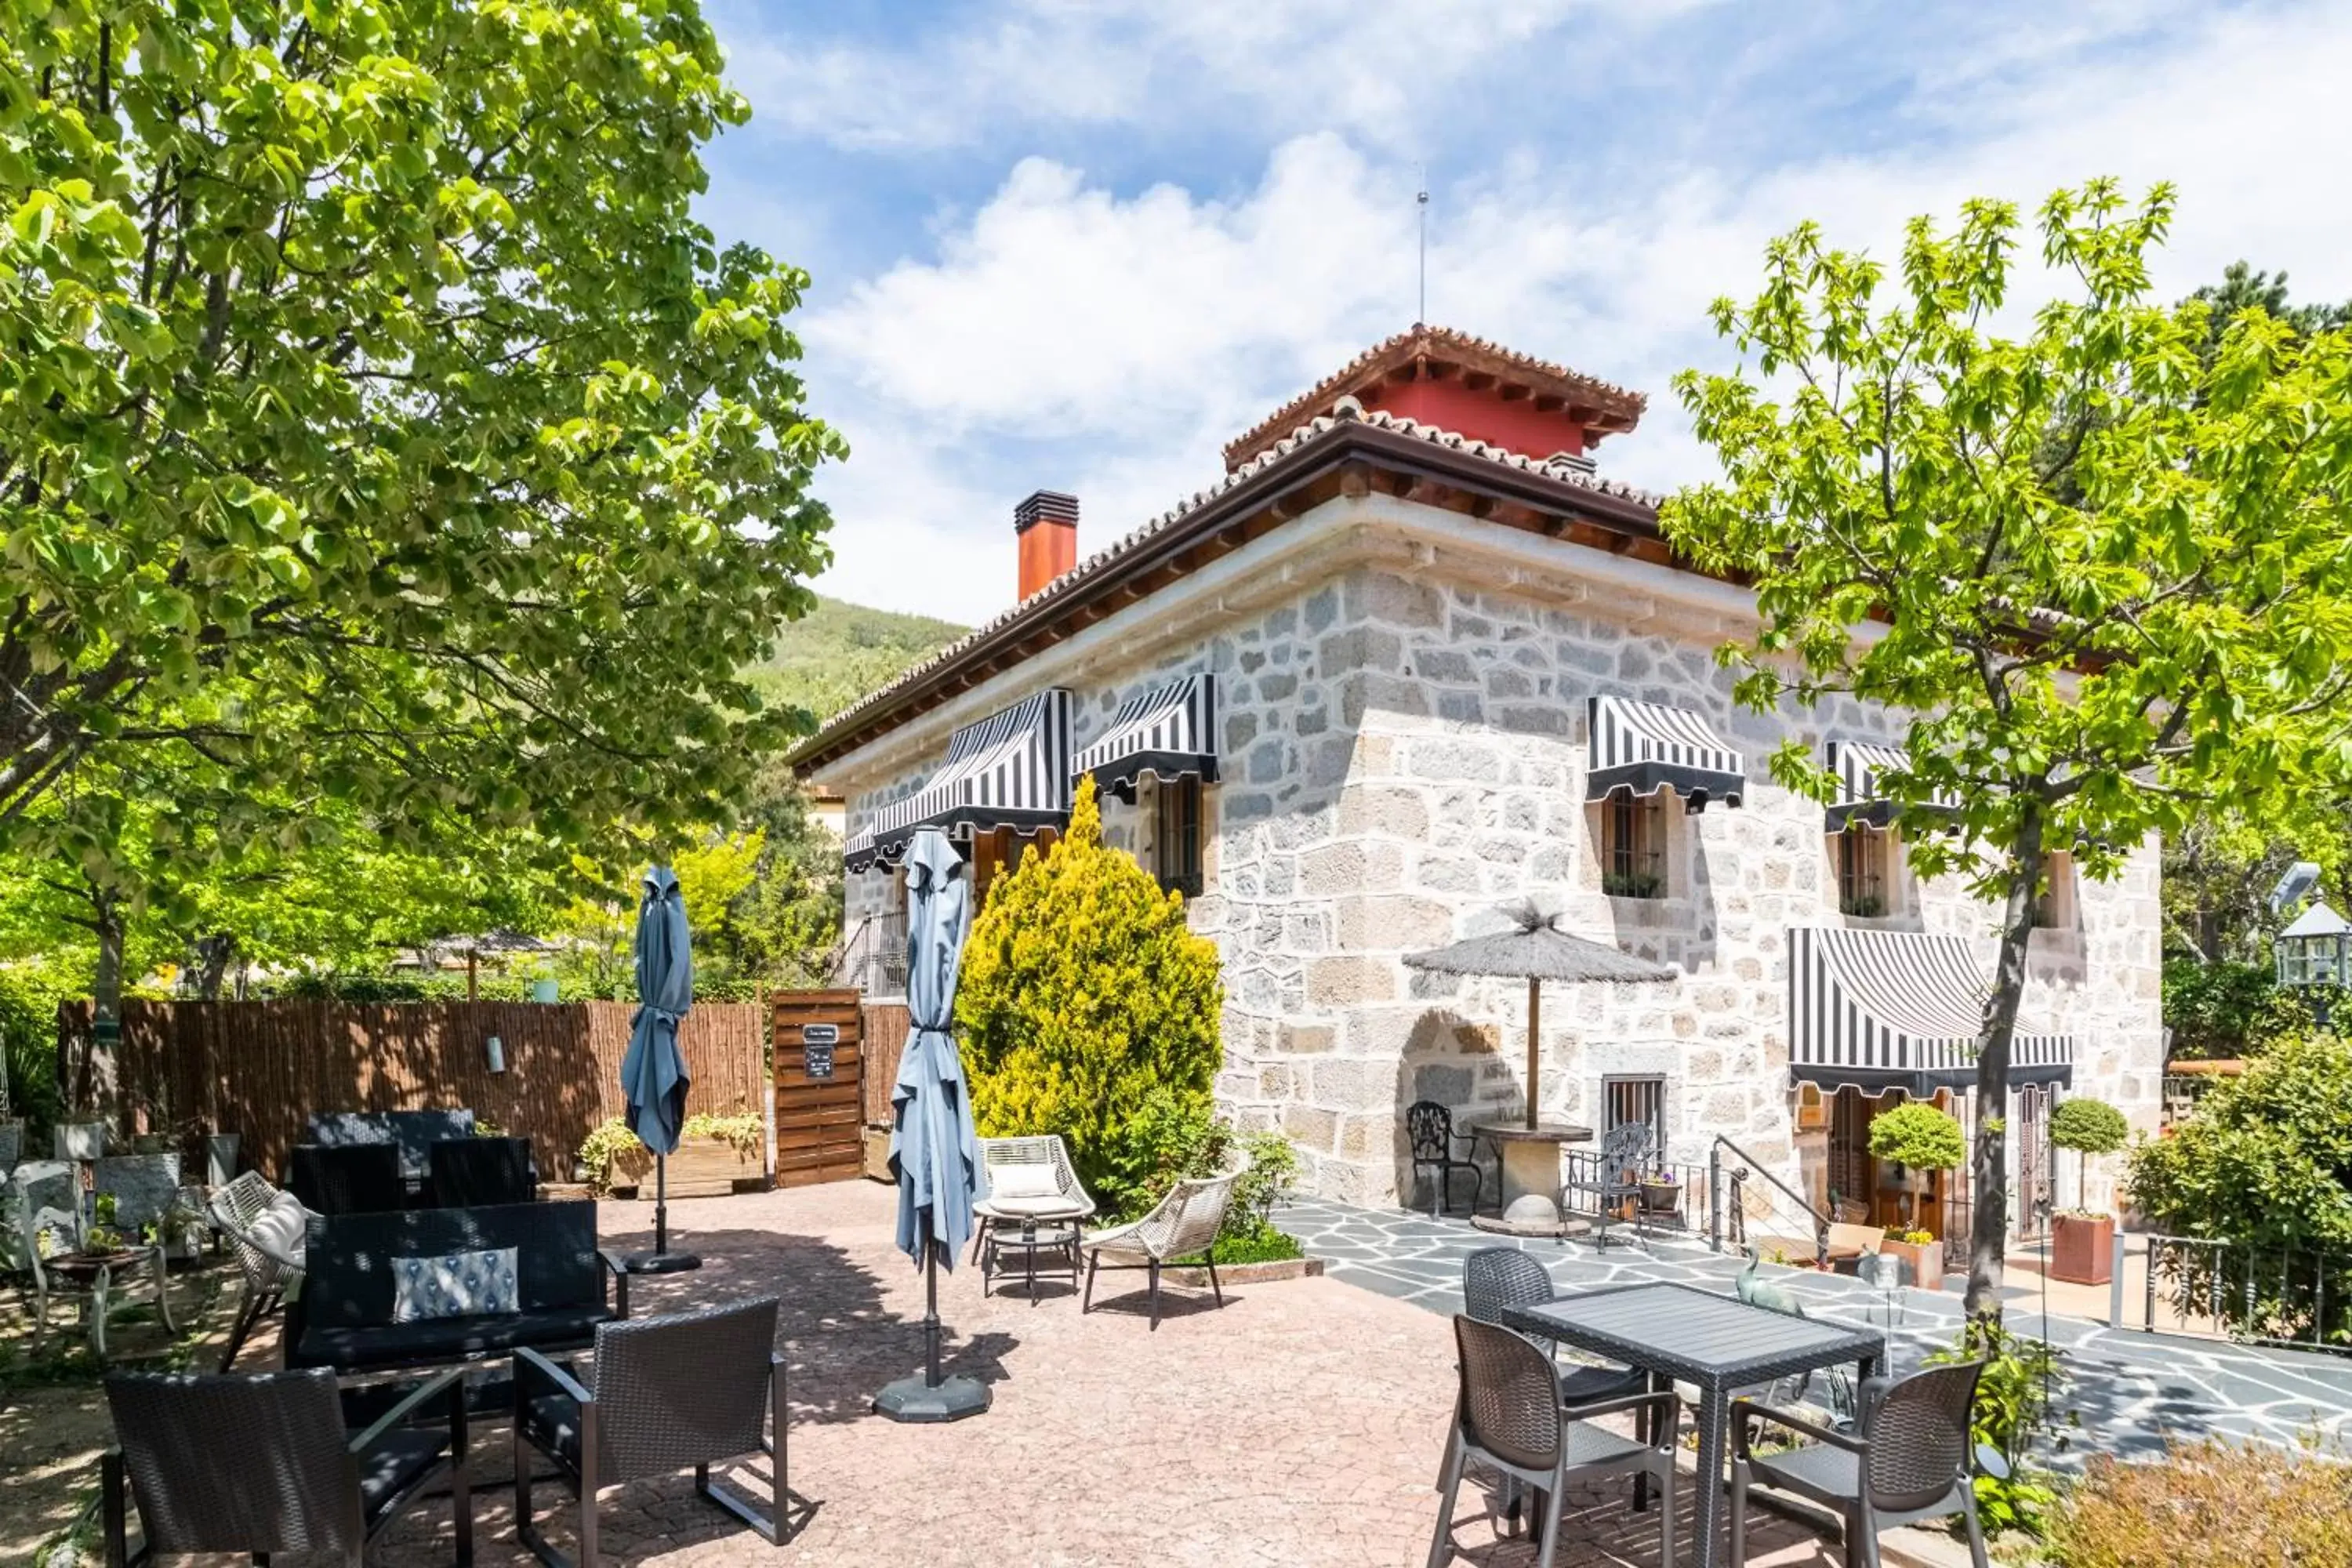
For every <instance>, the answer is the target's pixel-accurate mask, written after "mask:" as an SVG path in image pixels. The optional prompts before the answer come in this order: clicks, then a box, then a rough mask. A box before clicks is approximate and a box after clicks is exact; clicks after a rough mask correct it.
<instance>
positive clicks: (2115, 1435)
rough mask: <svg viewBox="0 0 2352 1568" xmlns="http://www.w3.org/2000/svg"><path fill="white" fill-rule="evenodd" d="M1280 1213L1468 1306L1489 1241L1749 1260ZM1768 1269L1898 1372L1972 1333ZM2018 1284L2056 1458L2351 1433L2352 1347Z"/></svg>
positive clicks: (1351, 1253) (1687, 1263)
mask: <svg viewBox="0 0 2352 1568" xmlns="http://www.w3.org/2000/svg"><path fill="white" fill-rule="evenodd" d="M1281 1224H1282V1226H1283V1228H1284V1229H1286V1230H1287V1231H1289V1232H1290V1233H1291V1234H1292V1235H1294V1236H1296V1237H1298V1238H1299V1241H1300V1243H1301V1244H1302V1245H1303V1246H1305V1247H1306V1248H1307V1251H1308V1252H1309V1253H1311V1254H1312V1255H1314V1256H1315V1257H1318V1258H1323V1259H1324V1260H1325V1268H1327V1270H1328V1275H1329V1277H1330V1278H1332V1279H1342V1280H1345V1281H1347V1282H1348V1283H1349V1284H1351V1285H1360V1286H1362V1287H1363V1288H1364V1289H1368V1290H1371V1291H1375V1292H1377V1293H1379V1294H1381V1295H1383V1296H1388V1297H1391V1298H1393V1299H1395V1300H1402V1301H1410V1302H1412V1304H1413V1305H1415V1306H1418V1307H1423V1308H1426V1309H1428V1310H1430V1311H1432V1312H1437V1313H1444V1314H1452V1313H1454V1312H1457V1311H1460V1310H1462V1292H1461V1286H1462V1260H1463V1259H1464V1258H1466V1257H1468V1256H1469V1255H1470V1254H1471V1253H1473V1252H1475V1251H1476V1250H1478V1249H1479V1248H1480V1247H1493V1246H1496V1245H1498V1244H1499V1245H1509V1246H1518V1247H1524V1248H1525V1249H1526V1250H1527V1251H1528V1253H1529V1254H1530V1255H1531V1256H1533V1257H1535V1258H1538V1259H1540V1260H1541V1261H1542V1262H1543V1263H1544V1265H1545V1267H1546V1268H1548V1269H1549V1271H1550V1273H1551V1276H1552V1278H1553V1279H1556V1280H1558V1281H1559V1287H1560V1289H1563V1290H1589V1289H1597V1288H1600V1287H1602V1286H1606V1285H1611V1284H1630V1283H1633V1282H1635V1281H1639V1280H1650V1279H1671V1280H1680V1281H1683V1282H1685V1283H1688V1284H1693V1285H1700V1286H1705V1287H1706V1288H1708V1289H1717V1290H1724V1291H1728V1290H1729V1289H1731V1288H1732V1279H1733V1276H1735V1275H1737V1274H1738V1272H1739V1270H1740V1268H1741V1267H1742V1266H1743V1263H1744V1259H1741V1258H1735V1257H1729V1256H1723V1255H1718V1254H1717V1253H1714V1252H1712V1251H1710V1250H1708V1248H1707V1247H1706V1244H1705V1242H1704V1241H1703V1240H1693V1239H1685V1238H1684V1237H1675V1236H1661V1237H1652V1238H1650V1239H1649V1240H1648V1241H1647V1242H1645V1243H1643V1244H1642V1245H1639V1246H1633V1245H1619V1243H1620V1241H1621V1240H1623V1239H1625V1238H1626V1237H1628V1234H1629V1233H1628V1232H1627V1231H1625V1230H1624V1229H1623V1228H1622V1227H1618V1228H1615V1229H1612V1232H1611V1245H1610V1247H1608V1248H1607V1250H1605V1251H1602V1250H1598V1249H1596V1248H1595V1247H1594V1246H1593V1245H1592V1244H1591V1242H1590V1241H1588V1240H1586V1239H1585V1238H1583V1237H1571V1238H1569V1239H1567V1240H1564V1241H1551V1240H1538V1241H1525V1242H1519V1241H1513V1240H1511V1239H1510V1238H1508V1237H1498V1236H1493V1235H1490V1234H1488V1233H1486V1232H1485V1231H1481V1230H1476V1229H1474V1228H1473V1227H1472V1226H1470V1224H1469V1223H1468V1222H1467V1221H1466V1220H1464V1219H1461V1218H1456V1217H1450V1216H1449V1217H1444V1218H1435V1219H1433V1218H1432V1217H1431V1216H1430V1215H1428V1214H1426V1213H1421V1212H1408V1211H1404V1210H1397V1209H1389V1210H1375V1209H1363V1208H1356V1207H1351V1206H1349V1205H1345V1204H1336V1203H1328V1202H1325V1201H1323V1200H1320V1199H1302V1200H1300V1201H1298V1202H1297V1203H1294V1204H1292V1205H1290V1206H1289V1207H1288V1208H1287V1209H1286V1210H1285V1211H1284V1213H1283V1215H1281ZM1769 1272H1770V1274H1771V1277H1772V1279H1773V1280H1774V1282H1775V1283H1777V1284H1780V1285H1781V1286H1783V1287H1784V1288H1786V1289H1789V1290H1790V1291H1791V1293H1793V1294H1794V1295H1795V1296H1796V1297H1797V1298H1798V1299H1799V1300H1801V1302H1802V1303H1803V1305H1804V1308H1805V1310H1806V1311H1808V1312H1810V1313H1813V1314H1815V1315H1817V1316H1820V1317H1823V1318H1829V1319H1833V1320H1835V1321H1840V1322H1848V1323H1856V1324H1866V1325H1869V1326H1871V1327H1875V1328H1881V1329H1885V1330H1886V1331H1887V1332H1888V1337H1889V1341H1890V1344H1889V1351H1890V1360H1891V1361H1892V1362H1893V1363H1894V1370H1895V1372H1896V1373H1904V1372H1909V1371H1913V1370H1916V1368H1917V1367H1918V1366H1919V1364H1920V1363H1921V1361H1922V1359H1923V1358H1924V1357H1925V1356H1926V1355H1927V1353H1928V1352H1931V1351H1934V1350H1938V1349H1941V1348H1942V1347H1944V1346H1946V1345H1948V1344H1950V1343H1951V1342H1952V1341H1953V1340H1954V1339H1956V1338H1957V1337H1958V1333H1959V1326H1960V1320H1961V1316H1962V1313H1961V1309H1960V1300H1959V1298H1958V1296H1957V1295H1954V1294H1950V1293H1947V1292H1941V1291H1930V1290H1915V1289H1902V1290H1898V1291H1897V1292H1895V1300H1894V1301H1892V1302H1891V1303H1890V1301H1889V1300H1888V1299H1887V1298H1886V1297H1885V1295H1884V1294H1883V1293H1882V1292H1880V1291H1879V1290H1878V1289H1875V1288H1874V1287H1872V1286H1869V1285H1865V1284H1864V1283H1863V1282H1862V1281H1860V1280H1857V1279H1848V1278H1845V1277H1843V1276H1841V1275H1832V1274H1820V1273H1816V1272H1813V1271H1811V1270H1810V1269H1782V1268H1774V1269H1770V1270H1769ZM2009 1296H2010V1300H2008V1301H2007V1303H2006V1307H2005V1312H2006V1317H2007V1321H2008V1323H2009V1326H2010V1327H2011V1329H2012V1330H2015V1331H2021V1332H2024V1333H2029V1334H2032V1335H2033V1336H2035V1337H2036V1338H2042V1339H2047V1340H2048V1341H2049V1342H2052V1343H2053V1344H2055V1345H2057V1346H2059V1347H2060V1348H2061V1349H2063V1351H2064V1352H2066V1355H2065V1363H2064V1364H2065V1366H2066V1368H2067V1370H2068V1372H2069V1373H2072V1384H2071V1387H2070V1388H2069V1389H2068V1390H2067V1392H2066V1393H2065V1394H2063V1396H2062V1398H2061V1401H2060V1404H2061V1406H2062V1408H2064V1409H2071V1410H2073V1411H2074V1413H2075V1415H2077V1416H2078V1417H2079V1419H2080V1421H2081V1427H2080V1429H2079V1430H2077V1431H2075V1432H2074V1433H2072V1434H2070V1436H2069V1437H2068V1440H2067V1442H2066V1446H2065V1447H2064V1448H2063V1450H2058V1451H2053V1454H2052V1456H2051V1458H2053V1461H2054V1462H2055V1463H2057V1464H2059V1465H2062V1466H2064V1465H2070V1464H2074V1463H2079V1462H2080V1461H2081V1459H2082V1458H2084V1456H2086V1455H2088V1454H2091V1453H2108V1454H2118V1455H2126V1456H2137V1455H2146V1454H2150V1453H2154V1452H2158V1451H2159V1450H2161V1449H2162V1447H2163V1446H2164V1443H2165V1440H2166V1438H2167V1436H2181V1437H2188V1438H2195V1437H2199V1436H2206V1435H2208V1434H2218V1435H2221V1436H2231V1437H2255V1438H2261V1439H2263V1440H2265V1441H2269V1442H2273V1443H2279V1444H2283V1445H2289V1444H2293V1443H2294V1442H2296V1441H2298V1440H2300V1439H2302V1438H2304V1437H2305V1436H2310V1435H2312V1434H2318V1435H2321V1436H2327V1437H2331V1438H2335V1439H2337V1440H2344V1441H2352V1358H2347V1357H2339V1356H2333V1355H2327V1354H2323V1353H2319V1352H2304V1351H2288V1350H2273V1349H2268V1348H2265V1347H2261V1346H2252V1345H2237V1344H2231V1343H2228V1342H2222V1341H2219V1340H2203V1339H2189V1338H2185V1337H2180V1336H2175V1335H2157V1334H2147V1333H2141V1332H2138V1331H2132V1330H2117V1329H2113V1328H2110V1327H2108V1326H2107V1325H2106V1324H2105V1323H2097V1322H2092V1321H2086V1320H2084V1319H2082V1318H2075V1317H2069V1316H2066V1315H2065V1314H2063V1313H2058V1312H2052V1313H2049V1314H2047V1315H2046V1317H2045V1315H2044V1314H2043V1313H2042V1311H2041V1310H2039V1309H2038V1306H2037V1303H2036V1301H2035V1300H2034V1298H2033V1296H2032V1293H2030V1292H2021V1291H2016V1290H2012V1291H2011V1292H2009ZM1890 1319H1893V1320H1894V1321H1893V1322H1892V1323H1891V1324H1890Z"/></svg>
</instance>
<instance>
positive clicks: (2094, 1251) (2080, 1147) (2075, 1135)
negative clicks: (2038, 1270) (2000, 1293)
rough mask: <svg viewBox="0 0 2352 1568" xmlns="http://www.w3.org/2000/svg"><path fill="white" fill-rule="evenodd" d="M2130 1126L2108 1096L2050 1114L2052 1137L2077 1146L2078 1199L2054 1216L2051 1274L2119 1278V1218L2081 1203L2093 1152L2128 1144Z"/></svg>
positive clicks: (2100, 1280)
mask: <svg viewBox="0 0 2352 1568" xmlns="http://www.w3.org/2000/svg"><path fill="white" fill-rule="evenodd" d="M2130 1133H2131V1128H2130V1126H2129V1124H2128V1123H2126V1121H2124V1113H2123V1112H2122V1111H2120V1110H2116V1108H2115V1107H2114V1106H2112V1105H2109V1104H2107V1103H2106V1102H2105V1101H2104V1100H2066V1101H2064V1102H2063V1103H2062V1104H2060V1106H2059V1107H2058V1109H2057V1110H2056V1111H2055V1112H2053V1114H2052V1116H2051V1118H2050V1142H2052V1144H2053V1145H2054V1146H2056V1147H2058V1148H2061V1149H2072V1150H2074V1155H2075V1161H2074V1202H2075V1205H2076V1206H2075V1207H2074V1208H2071V1209H2061V1210H2059V1211H2058V1212H2057V1213H2056V1214H2055V1215H2052V1216H2051V1237H2050V1278H2052V1279H2062V1280H2064V1281H2065V1282H2066V1283H2067V1284H2069V1285H2105V1284H2106V1283H2108V1282H2109V1281H2110V1280H2111V1279H2114V1278H2115V1246H2116V1218H2115V1215H2111V1214H2102V1213H2100V1212H2098V1211H2096V1210H2094V1209H2089V1208H2084V1207H2083V1206H2081V1205H2082V1203H2083V1199H2084V1188H2085V1187H2086V1186H2087V1185H2088V1177H2089V1173H2090V1163H2091V1156H2092V1155H2094V1154H2112V1153H2114V1152H2116V1150H2118V1149H2120V1148H2122V1147H2123V1146H2124V1140H2125V1139H2126V1137H2128V1136H2129V1135H2130Z"/></svg>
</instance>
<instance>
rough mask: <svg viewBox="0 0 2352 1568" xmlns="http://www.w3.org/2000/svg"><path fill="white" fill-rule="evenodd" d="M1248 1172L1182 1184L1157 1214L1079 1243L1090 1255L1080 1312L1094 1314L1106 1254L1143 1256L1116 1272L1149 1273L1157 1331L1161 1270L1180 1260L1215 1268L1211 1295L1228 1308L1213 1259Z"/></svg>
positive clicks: (1114, 1268)
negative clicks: (1192, 1259) (1195, 1257)
mask: <svg viewBox="0 0 2352 1568" xmlns="http://www.w3.org/2000/svg"><path fill="white" fill-rule="evenodd" d="M1247 1169H1248V1167H1247V1166H1242V1167H1240V1168H1238V1169H1235V1170H1231V1171H1226V1172H1223V1173H1221V1174H1218V1175H1214V1176H1201V1177H1195V1178H1192V1179H1189V1180H1186V1181H1181V1182H1179V1183H1177V1184H1175V1186H1173V1187H1171V1188H1170V1189H1169V1193H1168V1195H1167V1196H1166V1197H1164V1198H1161V1199H1160V1202H1159V1204H1158V1205H1156V1206H1155V1207H1154V1208H1153V1209H1152V1211H1151V1212H1150V1214H1148V1215H1144V1216H1143V1217H1142V1218H1141V1219H1139V1220H1131V1221H1129V1223H1128V1224H1126V1225H1115V1226H1111V1227H1110V1228H1108V1230H1097V1231H1091V1232H1089V1233H1087V1236H1086V1237H1083V1238H1082V1239H1081V1240H1080V1241H1079V1243H1078V1247H1079V1249H1080V1250H1081V1251H1083V1252H1084V1253H1085V1254H1086V1255H1087V1289H1086V1294H1085V1296H1084V1297H1083V1298H1081V1299H1080V1300H1079V1302H1078V1310H1079V1311H1080V1312H1081V1313H1085V1312H1087V1311H1090V1310H1093V1306H1094V1297H1095V1270H1096V1269H1097V1268H1103V1267H1106V1266H1105V1265H1104V1263H1103V1260H1102V1255H1103V1254H1104V1253H1106V1252H1110V1253H1118V1254H1122V1255H1129V1256H1132V1255H1135V1254H1140V1255H1141V1256H1142V1258H1143V1259H1144V1260H1143V1261H1142V1262H1141V1263H1113V1264H1110V1265H1108V1268H1110V1269H1111V1270H1112V1271H1113V1272H1118V1271H1120V1270H1129V1269H1137V1268H1141V1269H1147V1270H1149V1271H1150V1275H1151V1327H1152V1329H1153V1330H1154V1331H1157V1330H1158V1329H1159V1327H1160V1268H1161V1266H1162V1265H1164V1264H1167V1263H1170V1262H1172V1261H1173V1260H1175V1259H1177V1258H1190V1257H1192V1256H1193V1255H1194V1254H1195V1253H1197V1254H1199V1255H1200V1257H1201V1259H1202V1262H1204V1263H1206V1264H1207V1265H1208V1266H1209V1289H1210V1290H1211V1291H1212V1292H1213V1294H1214V1295H1215V1296H1216V1299H1217V1305H1218V1306H1220V1307H1222V1306H1223V1305H1224V1304H1225V1291H1224V1287H1223V1286H1222V1285H1221V1284H1219V1283H1218V1281H1217V1262H1216V1259H1215V1258H1212V1257H1210V1256H1209V1248H1210V1247H1211V1246H1212V1245H1213V1243H1214V1242H1215V1241H1216V1239H1217V1232H1218V1231H1220V1230H1222V1229H1223V1227H1224V1223H1225V1210H1226V1209H1227V1208H1228V1207H1229V1206H1231V1205H1232V1203H1233V1201H1234V1183H1235V1182H1238V1181H1240V1180H1241V1179H1242V1175H1243V1173H1244V1172H1245V1171H1246V1170H1247Z"/></svg>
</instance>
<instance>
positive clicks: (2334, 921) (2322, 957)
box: [2278, 900, 2352, 1028]
mask: <svg viewBox="0 0 2352 1568" xmlns="http://www.w3.org/2000/svg"><path fill="white" fill-rule="evenodd" d="M2347 939H2352V921H2347V920H2346V919H2345V918H2344V917H2343V916H2342V915H2339V914H2337V913H2336V911H2335V910H2332V909H2329V908H2328V907H2327V905H2326V901H2325V900H2322V901H2318V902H2315V903H2314V904H2313V905H2312V906H2311V907H2310V908H2309V909H2307V910H2304V911H2303V913H2301V914H2299V915H2297V916H2295V918H2294V924H2293V925H2290V926H2288V927H2287V928H2286V930H2284V931H2281V932H2279V934H2278V981H2279V984H2281V985H2292V986H2295V987H2298V988H2302V989H2308V990H2310V991H2311V993H2312V997H2311V1008H2312V1013H2313V1015H2314V1016H2315V1017H2316V1018H2317V1019H2318V1021H2319V1024H2320V1026H2321V1027H2322V1028H2325V1027H2326V1025H2327V1005H2328V1003H2329V1002H2330V1001H2332V1000H2333V999H2334V992H2335V989H2336V987H2337V986H2339V985H2342V984H2346V983H2347V981H2352V970H2347V956H2348V955H2352V941H2347Z"/></svg>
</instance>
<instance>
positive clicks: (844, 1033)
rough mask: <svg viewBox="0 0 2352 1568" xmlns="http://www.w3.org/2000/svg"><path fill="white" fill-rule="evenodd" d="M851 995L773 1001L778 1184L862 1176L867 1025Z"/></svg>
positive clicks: (798, 994)
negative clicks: (862, 1126)
mask: <svg viewBox="0 0 2352 1568" xmlns="http://www.w3.org/2000/svg"><path fill="white" fill-rule="evenodd" d="M857 1002H858V993H857V992H856V991H785V992H780V993H779V994H777V995H776V996H775V998H774V1008H773V1012H772V1017H773V1020H774V1025H773V1028H774V1033H773V1036H772V1039H773V1041H774V1050H773V1051H772V1053H771V1054H772V1058H773V1059H774V1062H775V1074H776V1185H778V1186H780V1187H804V1186H808V1185H810V1184H814V1183H816V1182H845V1181H849V1180H851V1179H853V1178H855V1177H856V1175H857V1174H858V1173H859V1165H860V1158H861V1138H862V1132H861V1130H860V1125H859V1124H860V1121H861V1118H862V1114H863V1109H862V1108H863V1104H864V1100H863V1084H864V1079H865V1068H866V1053H865V1049H864V1046H865V1034H866V1031H865V1024H864V1020H863V1018H862V1017H861V1016H860V1014H859V1012H858V1006H857Z"/></svg>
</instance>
